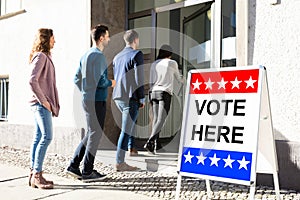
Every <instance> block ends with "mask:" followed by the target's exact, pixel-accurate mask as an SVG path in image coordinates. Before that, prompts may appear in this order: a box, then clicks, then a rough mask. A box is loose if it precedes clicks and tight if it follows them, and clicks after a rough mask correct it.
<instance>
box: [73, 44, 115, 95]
mask: <svg viewBox="0 0 300 200" xmlns="http://www.w3.org/2000/svg"><path fill="white" fill-rule="evenodd" d="M79 70H81V73H80V75H81V76H82V77H81V81H82V82H81V83H80V82H78V84H80V85H78V84H77V81H76V79H78V81H79V80H80V77H78V75H77V76H76V77H75V83H76V84H77V85H78V87H80V88H81V92H82V95H83V99H85V100H90V101H105V100H106V98H107V86H108V85H109V84H110V82H109V81H108V80H107V78H106V77H107V62H106V59H105V56H104V55H103V53H102V52H101V51H100V50H99V49H98V48H95V47H92V48H90V49H89V50H88V51H87V52H86V53H85V54H84V55H83V56H82V58H81V60H80V68H79Z"/></svg>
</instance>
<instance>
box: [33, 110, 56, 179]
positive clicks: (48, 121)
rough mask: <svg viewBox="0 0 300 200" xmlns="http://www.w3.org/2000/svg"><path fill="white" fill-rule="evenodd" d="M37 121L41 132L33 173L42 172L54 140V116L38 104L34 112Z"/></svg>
mask: <svg viewBox="0 0 300 200" xmlns="http://www.w3.org/2000/svg"><path fill="white" fill-rule="evenodd" d="M34 116H35V120H36V123H37V125H38V129H39V131H40V133H39V134H40V137H39V136H38V137H39V138H40V140H39V142H38V143H37V145H36V148H35V153H34V164H33V172H34V173H36V172H41V171H42V168H43V163H44V159H45V155H46V151H47V148H48V146H49V144H50V142H51V140H52V136H53V128H52V114H51V112H50V111H48V110H47V109H46V108H44V107H43V106H42V105H40V104H38V105H37V107H36V111H35V112H34Z"/></svg>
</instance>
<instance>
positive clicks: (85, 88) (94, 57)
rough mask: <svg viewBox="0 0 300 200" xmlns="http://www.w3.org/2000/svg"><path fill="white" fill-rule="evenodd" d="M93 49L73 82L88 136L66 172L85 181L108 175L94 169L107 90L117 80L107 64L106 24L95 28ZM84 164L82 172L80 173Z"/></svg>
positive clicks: (84, 56)
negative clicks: (109, 74) (111, 76)
mask: <svg viewBox="0 0 300 200" xmlns="http://www.w3.org/2000/svg"><path fill="white" fill-rule="evenodd" d="M91 37H92V40H93V47H92V48H90V49H89V50H88V51H87V52H86V53H85V54H84V55H83V56H82V58H81V60H80V65H79V68H78V70H77V72H76V75H75V78H74V83H75V84H76V86H77V87H78V89H79V90H80V91H81V93H82V106H83V110H84V112H85V116H86V120H87V133H86V135H85V137H84V138H83V139H82V141H81V142H80V144H79V145H78V147H77V149H76V151H75V153H74V156H73V158H72V160H71V162H70V165H69V166H68V168H67V169H66V172H67V173H68V174H70V175H72V176H74V177H77V178H81V179H82V181H83V182H90V181H95V180H100V179H102V178H104V176H105V175H103V174H100V173H98V172H97V171H96V170H94V160H95V155H96V152H97V149H98V145H99V142H100V139H101V136H102V133H103V129H104V119H105V114H106V98H107V88H108V87H114V86H115V83H116V82H115V80H109V79H108V78H107V62H106V58H105V56H104V55H103V53H102V52H103V49H104V48H105V47H106V46H107V45H108V42H109V40H110V39H109V32H108V28H107V27H106V26H104V25H97V26H95V27H94V28H93V29H92V32H91ZM82 160H84V161H83V169H82V173H81V172H80V170H79V165H80V162H81V161H82Z"/></svg>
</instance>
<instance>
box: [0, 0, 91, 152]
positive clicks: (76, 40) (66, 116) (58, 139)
mask: <svg viewBox="0 0 300 200" xmlns="http://www.w3.org/2000/svg"><path fill="white" fill-rule="evenodd" d="M70 5H71V6H70ZM23 9H25V10H26V12H25V13H23V14H19V15H16V16H13V17H9V18H6V19H1V20H0V30H1V31H0V44H1V48H0V73H1V71H2V69H5V71H6V72H7V73H8V74H9V105H8V107H9V108H8V109H9V110H8V123H0V126H1V131H0V138H1V139H0V145H10V146H15V147H18V148H29V146H30V144H31V138H32V133H33V126H32V125H33V115H32V113H31V111H30V107H29V104H28V100H29V98H30V96H31V95H30V94H31V93H30V90H29V84H28V81H29V76H30V72H31V69H30V68H29V65H28V56H29V53H30V51H31V47H32V44H33V39H34V35H35V34H36V32H37V29H38V28H51V29H53V31H54V36H55V40H56V43H55V46H54V48H53V50H52V58H53V62H54V65H55V68H56V79H57V80H56V81H57V87H58V92H59V98H60V106H61V111H60V115H59V117H58V118H54V119H53V126H54V141H53V142H52V145H50V149H49V150H50V151H55V152H61V153H71V152H73V150H74V148H75V146H76V145H77V144H78V142H79V141H80V139H81V127H82V126H83V125H82V124H83V122H82V121H83V120H82V119H83V117H82V111H81V110H80V108H81V106H78V101H77V99H80V96H79V93H78V91H77V90H76V89H75V87H74V84H73V76H74V73H75V70H76V68H77V66H78V62H79V59H80V56H81V55H82V54H83V53H84V52H85V51H86V50H87V49H88V48H89V46H90V39H89V37H90V36H89V29H90V23H91V22H90V3H89V1H81V0H66V1H60V0H52V1H39V0H31V1H23ZM73 108H75V109H73ZM76 109H77V110H78V112H77V113H78V114H77V115H75V114H74V113H76V112H74V110H76ZM78 122H82V123H78ZM20 138H21V140H20Z"/></svg>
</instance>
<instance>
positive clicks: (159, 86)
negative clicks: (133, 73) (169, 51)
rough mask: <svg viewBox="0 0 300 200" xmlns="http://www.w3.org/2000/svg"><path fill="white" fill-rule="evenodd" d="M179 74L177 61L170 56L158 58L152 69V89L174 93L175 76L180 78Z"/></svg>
mask: <svg viewBox="0 0 300 200" xmlns="http://www.w3.org/2000/svg"><path fill="white" fill-rule="evenodd" d="M179 76H180V75H179V72H178V65H177V62H176V61H174V60H172V59H169V58H165V59H159V60H156V61H155V62H154V63H153V64H152V65H151V71H150V83H151V91H167V92H169V93H170V94H172V93H173V82H174V77H175V78H177V79H179V78H180V77H179Z"/></svg>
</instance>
